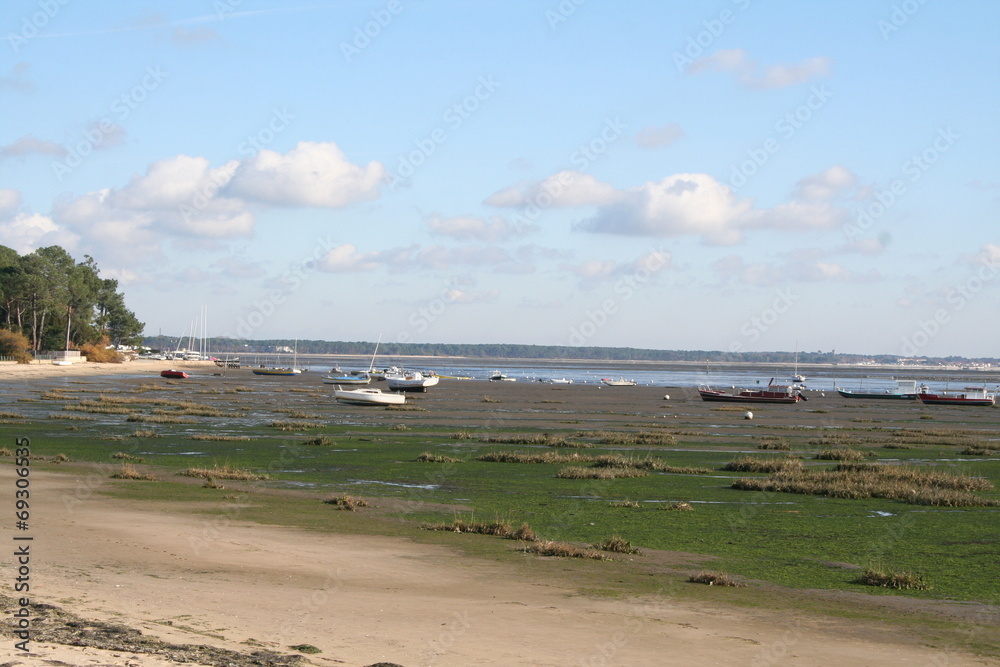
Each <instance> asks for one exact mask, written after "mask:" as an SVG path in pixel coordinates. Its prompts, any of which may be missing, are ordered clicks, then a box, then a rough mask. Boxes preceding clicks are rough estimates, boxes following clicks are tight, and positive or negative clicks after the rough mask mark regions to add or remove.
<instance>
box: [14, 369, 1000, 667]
mask: <svg viewBox="0 0 1000 667" xmlns="http://www.w3.org/2000/svg"><path fill="white" fill-rule="evenodd" d="M118 368H119V372H129V373H131V372H134V369H129V368H128V366H127V365H123V366H120V367H118ZM23 369H24V370H25V371H27V372H28V373H27V374H25V373H19V372H18V371H14V373H18V375H19V377H21V378H23V379H28V378H29V374H30V373H32V372H33V371H35V370H36V369H31V368H29V367H23ZM53 369H55V370H53ZM53 369H45V371H47V372H43V373H42V374H41V375H48V376H52V375H59V374H61V373H65V372H66V371H67V370H70V371H72V372H73V373H74V374H85V373H86V372H87V369H88V367H85V366H80V367H58V366H57V367H53ZM4 370H7V369H4ZM99 372H109V371H108V370H107V367H104V368H101V369H100V371H99ZM150 372H153V371H152V370H150ZM155 372H157V373H158V369H157V370H156V371H155ZM39 376H40V375H39ZM10 379H11V377H10V375H9V374H8V375H7V376H6V378H5V380H10ZM8 461H9V459H8ZM88 473H89V470H88V469H87V467H86V466H79V467H75V468H72V469H67V470H66V471H65V472H46V471H40V470H36V471H35V472H34V473H33V474H32V478H31V479H32V486H31V491H32V523H31V535H32V537H33V538H34V539H33V541H32V543H31V582H32V589H31V594H32V598H31V599H32V601H33V602H34V603H48V604H53V605H57V606H60V607H62V608H64V609H67V610H68V611H72V612H73V613H75V614H77V615H79V616H81V617H84V618H87V619H91V620H96V621H111V622H115V623H121V624H124V625H127V626H130V627H133V628H136V629H139V630H141V631H142V632H143V633H145V634H149V635H153V636H156V637H160V638H162V639H163V640H165V641H168V642H172V643H175V644H207V645H211V646H216V647H220V648H228V649H232V650H234V651H239V652H241V653H244V654H249V653H251V652H253V651H254V650H258V649H259V648H264V649H270V650H273V651H276V652H280V653H290V652H292V651H290V649H289V647H290V646H293V645H300V644H311V645H313V646H316V647H318V648H320V649H321V651H322V653H319V654H315V655H310V656H308V657H307V660H308V661H309V662H308V663H304V664H315V665H347V666H349V667H353V666H362V665H370V664H373V663H378V662H391V663H396V664H399V665H403V666H404V667H413V666H416V665H463V666H464V665H504V666H510V665H574V666H575V665H747V664H751V665H752V664H761V665H852V666H856V665H873V666H874V665H880V666H881V665H919V664H947V665H983V664H998V663H997V662H995V661H993V662H991V661H988V660H983V659H979V658H976V657H973V656H969V655H966V654H963V653H958V652H953V651H945V650H938V649H933V648H928V647H926V646H916V645H913V644H914V642H913V641H912V639H909V638H907V637H906V636H904V635H899V634H895V633H893V632H892V631H891V630H885V629H880V628H878V627H875V626H873V625H872V624H870V623H862V622H852V621H847V620H838V619H830V618H823V617H817V616H809V615H796V616H794V617H792V616H789V615H788V613H787V612H782V613H778V612H771V611H762V610H757V609H743V608H737V607H730V606H725V605H719V604H705V603H698V602H693V601H690V600H678V599H674V598H671V597H670V596H669V595H664V596H659V597H648V598H638V599H631V600H623V599H600V598H595V597H592V596H587V595H584V594H582V593H581V592H580V591H578V590H575V589H574V587H573V586H572V585H571V583H566V582H567V579H566V577H565V576H563V575H560V576H557V577H554V578H552V579H551V580H549V581H545V580H541V579H539V577H538V573H537V571H535V572H534V573H532V574H526V573H525V572H524V571H523V570H521V569H520V568H519V567H518V566H517V565H516V564H513V565H512V564H503V563H497V562H494V561H489V560H485V559H478V558H471V557H468V556H465V555H461V554H459V553H458V552H457V551H454V550H452V549H449V548H446V547H442V546H434V545H424V544H417V543H414V542H411V541H409V540H406V539H401V538H389V537H380V536H365V535H332V534H323V533H316V532H308V531H303V530H298V529H291V528H282V527H275V526H262V525H257V524H249V523H240V522H236V521H234V522H228V521H222V522H215V523H212V522H209V520H207V519H205V518H203V517H199V516H196V515H190V514H187V513H180V512H170V511H167V510H164V509H163V508H150V507H148V506H144V505H143V504H142V503H138V502H133V501H125V500H120V499H110V498H107V497H104V496H102V495H101V494H100V492H99V491H100V489H99V488H95V485H97V486H100V485H101V484H103V483H106V482H102V481H100V480H95V478H94V476H92V475H89V474H88ZM0 488H2V489H8V490H10V491H11V492H10V493H9V494H6V495H8V497H12V496H13V488H14V471H13V466H11V465H3V466H0ZM206 529H207V530H208V532H207V533H206ZM6 530H7V532H8V534H9V532H10V529H9V528H7V529H6ZM205 535H209V536H210V539H209V540H208V541H207V543H206V541H205V539H204V536H205ZM192 538H194V539H192ZM11 543H12V542H8V544H11ZM11 561H12V558H11V557H10V556H8V557H5V558H4V559H3V565H2V574H0V576H2V577H3V578H4V580H5V582H4V586H5V587H8V586H9V587H12V581H13V578H14V576H15V575H14V568H13V565H12V562H11ZM580 565H581V566H583V565H586V564H580ZM553 567H554V568H558V569H562V564H561V563H556V562H553ZM8 582H11V583H8ZM14 642H15V640H14V639H13V638H11V637H9V636H8V637H7V638H5V645H4V646H2V647H0V657H2V660H4V661H5V662H4V664H7V665H26V666H27V665H32V666H33V665H44V664H50V665H73V666H77V665H79V666H81V667H82V666H84V665H87V666H97V665H102V666H104V665H110V666H115V667H124V666H125V665H130V666H132V667H138V666H145V665H149V666H151V667H159V666H161V665H168V664H176V663H172V662H170V661H169V660H166V659H164V658H163V657H162V656H155V655H148V654H136V653H132V652H129V651H123V650H116V651H106V650H101V649H99V648H80V647H73V646H67V645H62V644H46V643H40V642H32V643H31V644H30V648H31V654H30V655H25V654H23V653H21V652H19V651H17V650H16V649H15V648H14V646H13V645H14ZM188 664H198V663H188ZM247 664H250V663H247Z"/></svg>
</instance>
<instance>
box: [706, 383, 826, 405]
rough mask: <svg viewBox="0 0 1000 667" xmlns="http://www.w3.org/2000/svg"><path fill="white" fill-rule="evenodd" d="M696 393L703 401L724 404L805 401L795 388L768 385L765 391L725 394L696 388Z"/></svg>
mask: <svg viewBox="0 0 1000 667" xmlns="http://www.w3.org/2000/svg"><path fill="white" fill-rule="evenodd" d="M698 393H699V394H700V395H701V400H703V401H722V402H726V403H798V402H799V401H805V400H807V399H806V397H805V396H803V395H802V392H801V391H799V390H798V389H797V388H796V387H790V386H787V385H779V384H770V383H768V385H767V389H740V390H736V389H735V388H734V389H733V390H732V391H729V392H726V391H722V390H721V389H713V388H712V387H698Z"/></svg>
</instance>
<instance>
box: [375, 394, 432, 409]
mask: <svg viewBox="0 0 1000 667" xmlns="http://www.w3.org/2000/svg"><path fill="white" fill-rule="evenodd" d="M411 398H412V397H411ZM385 409H386V410H391V411H393V412H427V408H422V407H420V406H419V405H412V404H410V403H403V404H402V405H398V404H397V405H387V406H385Z"/></svg>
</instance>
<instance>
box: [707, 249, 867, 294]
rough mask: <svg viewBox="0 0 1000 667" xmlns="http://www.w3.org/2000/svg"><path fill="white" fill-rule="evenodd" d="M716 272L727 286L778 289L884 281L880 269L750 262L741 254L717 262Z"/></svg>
mask: <svg viewBox="0 0 1000 667" xmlns="http://www.w3.org/2000/svg"><path fill="white" fill-rule="evenodd" d="M712 270H713V271H714V272H715V273H716V275H717V276H718V277H719V279H720V280H721V281H722V282H724V283H731V282H735V283H739V284H741V285H763V286H767V287H775V286H780V285H787V284H789V283H793V282H850V283H872V282H877V281H879V280H882V275H881V274H880V273H879V272H878V271H876V270H874V269H873V270H870V271H868V272H866V273H858V272H856V271H851V270H850V269H847V268H845V267H844V266H842V265H840V264H837V263H835V262H824V261H807V260H793V261H791V262H786V263H783V264H779V263H777V262H754V263H749V264H748V263H746V262H745V261H744V260H743V258H742V257H739V256H738V255H729V256H727V257H723V258H722V259H719V260H717V261H715V262H714V263H713V264H712Z"/></svg>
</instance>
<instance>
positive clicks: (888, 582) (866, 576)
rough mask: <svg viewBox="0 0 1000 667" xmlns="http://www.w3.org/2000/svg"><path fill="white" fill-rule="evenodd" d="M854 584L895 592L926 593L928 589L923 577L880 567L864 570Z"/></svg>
mask: <svg viewBox="0 0 1000 667" xmlns="http://www.w3.org/2000/svg"><path fill="white" fill-rule="evenodd" d="M855 583H858V584H864V585H866V586H879V587H881V588H895V589H897V590H917V591H926V590H928V589H930V586H929V585H928V584H927V582H925V581H924V579H923V577H921V576H920V575H918V574H913V573H912V572H893V571H892V570H886V569H885V568H882V567H869V568H867V569H865V571H864V572H863V573H862V575H861V576H860V577H858V578H857V579H856V580H855Z"/></svg>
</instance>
